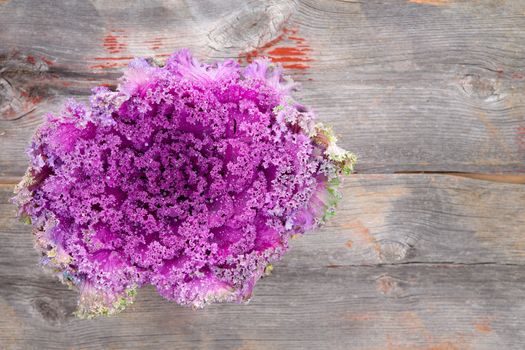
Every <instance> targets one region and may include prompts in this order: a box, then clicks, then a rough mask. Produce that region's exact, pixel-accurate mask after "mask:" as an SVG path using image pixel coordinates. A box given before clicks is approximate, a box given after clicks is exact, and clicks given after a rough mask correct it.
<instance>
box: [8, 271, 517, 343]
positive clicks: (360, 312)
mask: <svg viewBox="0 0 525 350" xmlns="http://www.w3.org/2000/svg"><path fill="white" fill-rule="evenodd" d="M524 292H525V271H524V269H523V267H522V266H503V265H494V266H484V265H470V266H468V265H464V266H452V267H450V266H449V265H428V266H425V265H418V266H409V265H398V266H381V267H347V268H334V269H324V268H309V267H305V268H301V269H292V268H289V267H285V268H281V269H278V270H277V271H276V272H275V273H274V274H273V275H272V276H270V277H268V278H265V279H263V280H261V281H260V282H259V284H258V286H257V288H256V292H255V295H254V297H253V299H252V301H251V302H250V303H249V304H248V305H213V306H210V307H208V308H206V309H204V310H192V309H188V308H182V307H179V306H177V305H175V304H172V303H169V302H167V301H165V300H162V299H160V297H158V295H156V292H155V291H154V290H153V288H145V289H144V290H142V291H141V293H140V294H139V296H138V300H137V301H136V303H135V304H133V305H132V306H130V308H129V309H128V310H126V311H125V312H123V313H122V314H120V315H119V316H117V317H110V318H101V319H96V320H87V321H86V320H78V319H74V318H73V317H72V316H71V315H70V313H71V312H72V311H73V309H74V305H75V293H74V292H72V291H68V290H66V289H65V288H64V287H61V286H58V285H57V284H56V282H55V281H53V280H52V279H51V278H49V277H46V276H43V275H42V274H40V273H39V271H38V270H37V269H32V270H29V272H28V274H26V275H25V276H24V277H23V278H21V277H20V276H16V275H14V274H13V275H11V276H5V275H4V276H2V284H1V285H0V295H1V297H0V310H1V311H2V318H1V319H0V329H1V331H0V344H2V348H3V349H37V348H38V349H42V348H44V349H148V348H149V349H152V348H153V349H189V348H192V349H359V350H384V349H396V350H401V349H403V350H405V349H418V350H419V349H424V350H430V349H436V350H465V349H466V350H468V349H478V350H480V349H481V350H483V349H501V348H503V349H509V350H512V349H516V350H518V349H520V350H521V349H523V343H524V342H525V333H524V331H523V329H524V327H525V324H524V321H523V320H524V319H525V303H524V302H523V298H522V296H523V293H524Z"/></svg>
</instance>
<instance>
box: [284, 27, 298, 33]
mask: <svg viewBox="0 0 525 350" xmlns="http://www.w3.org/2000/svg"><path fill="white" fill-rule="evenodd" d="M298 31H299V28H283V33H286V34H297V32H298Z"/></svg>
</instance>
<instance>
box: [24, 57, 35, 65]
mask: <svg viewBox="0 0 525 350" xmlns="http://www.w3.org/2000/svg"><path fill="white" fill-rule="evenodd" d="M26 60H27V62H28V63H29V64H35V63H36V60H35V58H34V57H33V56H31V55H27V58H26Z"/></svg>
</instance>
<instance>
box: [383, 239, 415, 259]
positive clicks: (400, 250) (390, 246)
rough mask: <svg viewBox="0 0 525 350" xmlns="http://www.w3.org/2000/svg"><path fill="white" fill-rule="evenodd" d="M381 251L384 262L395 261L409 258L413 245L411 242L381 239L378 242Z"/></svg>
mask: <svg viewBox="0 0 525 350" xmlns="http://www.w3.org/2000/svg"><path fill="white" fill-rule="evenodd" d="M378 244H379V247H380V249H379V251H380V260H381V262H383V263H395V262H399V261H401V260H403V259H405V258H407V257H408V256H409V255H410V254H411V252H412V250H413V247H412V246H410V245H409V244H406V243H402V242H397V241H391V240H381V241H379V242H378Z"/></svg>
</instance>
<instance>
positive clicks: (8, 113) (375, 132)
mask: <svg viewBox="0 0 525 350" xmlns="http://www.w3.org/2000/svg"><path fill="white" fill-rule="evenodd" d="M181 47H189V48H190V49H191V50H192V51H194V52H195V54H196V55H197V56H198V57H200V58H202V59H222V58H226V57H235V58H238V59H239V60H240V61H242V62H246V61H250V60H251V59H253V58H254V57H256V56H263V55H265V56H269V57H271V59H272V60H273V61H276V62H281V63H282V64H283V65H284V67H285V69H286V71H287V73H288V74H290V75H291V76H292V77H293V78H294V79H295V80H297V81H299V82H300V83H301V84H302V87H303V88H302V90H301V91H300V92H299V93H298V95H299V96H300V98H301V99H302V100H303V101H304V102H305V103H306V104H309V105H311V106H313V107H314V109H315V111H316V112H317V114H318V118H319V119H320V120H322V121H326V122H329V123H331V124H333V125H334V126H335V129H336V131H337V133H338V135H339V138H340V141H341V144H342V145H343V146H344V147H345V148H348V149H350V150H353V151H354V152H356V153H357V154H359V156H360V163H359V166H358V167H357V171H358V174H356V175H354V176H351V177H350V178H348V180H347V181H346V183H345V185H344V195H345V199H344V201H343V202H342V205H341V208H340V211H339V213H338V215H337V216H336V217H335V219H334V220H333V221H331V223H330V224H329V225H328V226H326V227H324V228H323V229H321V230H319V231H317V232H314V233H312V234H309V235H307V236H305V237H302V238H300V239H297V240H295V241H293V244H292V246H293V249H292V251H291V252H290V253H289V254H288V255H287V256H286V257H285V258H284V259H283V260H282V261H281V262H280V263H278V264H276V265H275V269H274V273H273V274H272V276H270V277H268V278H264V279H263V280H261V281H260V282H259V283H258V285H257V287H256V289H255V295H254V297H253V299H252V301H251V303H250V304H248V305H213V306H211V307H208V308H206V309H204V310H191V309H187V308H182V307H179V306H177V305H175V304H172V303H169V302H167V301H165V300H163V299H161V298H160V297H159V296H158V295H157V294H156V292H155V291H154V289H153V288H145V289H143V290H141V293H140V294H139V297H138V301H137V302H136V303H135V304H134V305H133V306H131V307H130V308H129V309H128V310H126V311H125V312H124V313H122V314H120V315H119V316H117V317H112V318H102V319H96V320H89V321H85V320H78V319H75V318H74V317H73V316H72V315H71V312H72V311H73V310H74V308H75V303H76V293H75V292H73V291H69V290H68V289H67V288H66V287H64V286H62V285H61V284H60V283H59V282H58V281H56V280H54V279H53V278H51V277H50V276H48V275H46V274H44V273H43V271H42V270H41V269H40V268H39V267H38V266H37V260H38V256H37V254H36V253H35V252H34V251H33V248H32V235H31V233H30V228H29V227H28V226H24V225H22V224H21V223H19V222H18V221H17V219H16V218H15V208H14V207H13V206H12V205H10V204H9V202H8V200H9V198H10V197H11V196H12V194H11V193H12V189H13V186H14V184H15V183H16V182H17V181H18V179H19V178H20V176H21V175H22V174H23V171H24V169H25V167H26V158H25V155H24V149H25V148H26V146H27V144H28V140H29V138H30V136H31V134H32V132H33V131H34V130H35V128H36V127H37V126H38V125H39V123H40V122H41V116H42V114H44V113H46V112H48V111H57V110H58V109H59V106H60V104H61V103H63V101H64V100H65V99H66V98H68V97H71V96H74V97H76V98H78V99H80V100H86V99H87V97H88V95H89V92H90V88H91V87H92V86H95V85H101V84H106V85H111V86H113V85H115V81H116V79H117V78H118V76H119V71H120V69H121V67H123V66H124V65H126V63H127V61H128V60H129V59H130V58H131V57H133V56H154V57H156V58H159V59H162V58H165V57H166V56H168V55H169V54H170V53H171V52H172V51H173V50H175V49H177V48H181ZM502 173H503V174H502ZM524 173H525V1H522V0H514V1H512V0H493V1H487V0H479V1H454V0H450V1H447V0H412V1H403V0H391V1H387V0H383V1H375V0H364V1H351V0H349V1H343V0H339V1H336V0H331V1H329V0H295V1H246V0H228V1H226V0H223V1H213V0H205V1H197V0H187V1H182V0H170V1H169V0H153V1H137V2H128V1H96V0H93V1H51V0H46V1H42V0H34V1H21V0H11V1H10V0H0V348H1V349H157V348H162V349H175V348H181V349H186V348H203V349H204V348H205V349H208V348H210V349H211V348H219V349H232V348H235V349H326V348H333V349H363V350H365V349H369V350H371V349H396V350H416V349H417V350H423V349H424V350H431V349H432V350H438V349H439V350H445V349H524V348H525V269H524V266H525V187H524V185H523V183H524V182H525V175H524ZM495 174H498V175H495ZM520 174H521V175H520Z"/></svg>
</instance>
